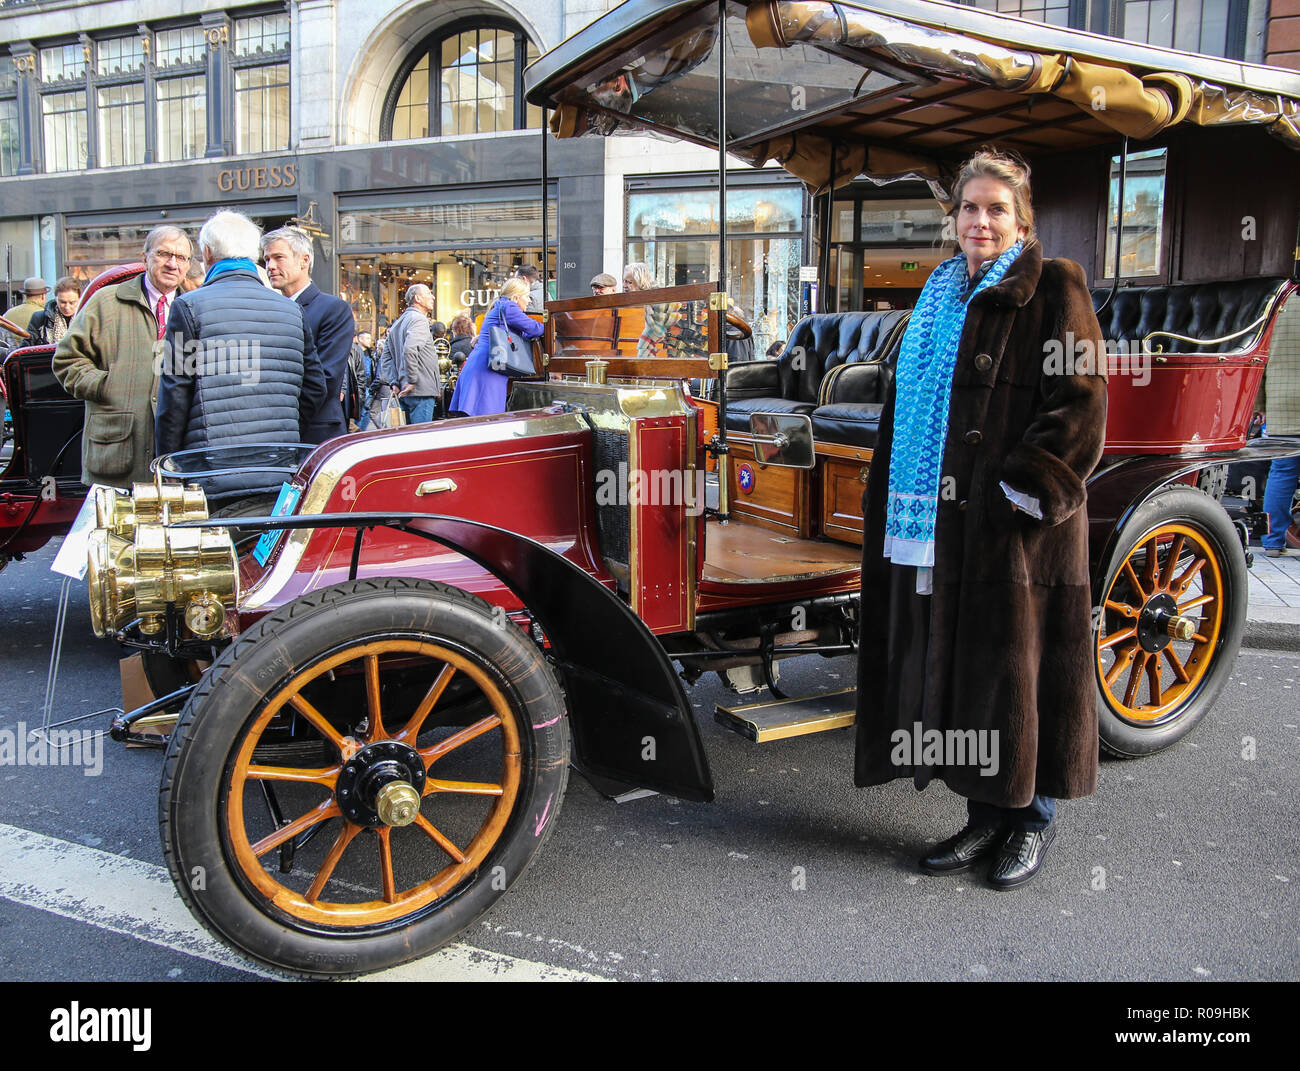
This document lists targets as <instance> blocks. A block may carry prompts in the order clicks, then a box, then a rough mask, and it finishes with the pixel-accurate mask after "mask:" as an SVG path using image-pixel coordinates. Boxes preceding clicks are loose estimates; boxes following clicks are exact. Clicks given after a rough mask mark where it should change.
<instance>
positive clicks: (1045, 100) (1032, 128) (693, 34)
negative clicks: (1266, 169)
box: [526, 0, 1300, 189]
mask: <svg viewBox="0 0 1300 1071" xmlns="http://www.w3.org/2000/svg"><path fill="white" fill-rule="evenodd" d="M717 13H718V6H717V3H716V0H631V2H629V3H626V4H623V5H621V6H620V7H618V8H615V9H614V10H613V11H611V12H610V13H609V14H607V15H605V16H604V17H602V18H600V19H598V20H597V21H596V22H594V23H592V24H591V25H590V26H588V27H587V28H586V29H584V30H582V31H581V32H579V33H578V34H576V35H575V36H574V37H572V38H570V39H569V40H568V41H566V42H565V43H564V44H562V45H560V46H559V47H558V48H556V49H554V50H553V51H551V52H550V53H548V54H547V55H546V56H544V57H542V58H541V59H540V60H538V61H537V62H536V63H534V64H533V65H532V66H531V67H530V68H529V69H528V72H527V75H526V78H527V84H528V99H529V100H530V101H531V102H532V103H534V104H544V105H547V106H549V107H551V108H553V109H554V115H553V116H552V120H551V129H552V131H553V132H554V133H555V134H556V135H557V136H559V137H573V136H578V135H582V134H600V135H608V134H616V133H646V132H647V131H649V132H656V131H658V132H665V133H670V134H672V135H673V136H675V137H682V138H686V139H688V140H692V141H697V142H699V143H701V144H705V145H716V144H717V138H718V130H717V106H716V101H717V84H718V83H717V78H718V62H717V52H716V47H717V38H718V18H717ZM725 33H726V38H727V50H726V66H727V132H726V133H727V147H728V151H730V152H732V153H734V154H735V155H737V156H739V157H741V158H742V159H745V160H748V161H749V162H751V163H753V164H755V165H761V164H763V163H765V162H767V161H768V160H775V161H777V162H779V163H780V164H781V165H782V166H783V167H785V168H786V170H788V171H790V172H791V173H793V174H795V175H798V176H799V177H800V178H802V179H804V180H805V181H806V182H807V183H808V184H809V185H811V186H812V187H814V188H815V189H823V188H825V187H826V185H827V184H828V182H830V181H832V175H831V171H832V169H833V170H834V176H833V182H834V184H835V185H836V186H839V185H843V184H845V183H847V182H850V181H852V179H853V178H854V177H855V176H857V175H859V174H864V173H865V174H868V175H872V176H874V177H878V178H889V177H897V176H901V175H907V174H910V175H914V176H916V177H921V178H927V179H931V180H934V179H938V178H940V177H941V175H942V174H943V172H944V171H945V170H946V166H945V165H946V164H947V163H948V162H950V161H952V160H953V159H955V158H958V157H960V156H963V155H965V154H968V153H969V152H970V151H972V150H973V149H975V148H976V147H978V146H980V145H982V144H985V143H987V142H996V143H997V144H999V145H1000V146H1002V147H1005V148H1014V149H1017V150H1019V151H1021V152H1024V153H1026V154H1027V155H1030V156H1035V155H1038V154H1041V153H1044V152H1057V151H1064V150H1068V149H1077V148H1084V147H1087V146H1090V145H1099V144H1107V143H1114V142H1115V141H1116V139H1117V137H1118V136H1119V135H1127V136H1128V137H1130V138H1131V139H1133V140H1136V141H1143V140H1147V139H1150V138H1152V137H1155V136H1156V135H1158V134H1159V133H1161V132H1162V131H1164V130H1167V129H1169V128H1171V127H1175V126H1177V125H1178V124H1184V123H1186V124H1196V125H1198V126H1202V127H1229V126H1240V125H1243V124H1248V125H1254V126H1257V127H1262V128H1263V129H1265V130H1267V131H1268V132H1269V133H1270V134H1271V135H1273V136H1275V137H1277V138H1280V139H1282V141H1284V142H1285V143H1286V144H1287V145H1288V146H1290V147H1291V148H1293V149H1300V74H1296V73H1293V72H1290V71H1283V70H1280V69H1278V68H1273V67H1263V66H1258V65H1254V64H1246V63H1239V62H1236V61H1232V60H1224V59H1217V58H1215V57H1211V56H1201V55H1193V54H1191V53H1187V52H1179V51H1176V50H1173V49H1165V48H1156V47H1153V46H1150V45H1141V44H1134V43H1132V42H1128V41H1122V40H1117V39H1115V38H1110V37H1102V36H1099V35H1096V34H1090V33H1084V32H1082V31H1076V30H1066V29H1061V28H1060V27H1055V26H1048V25H1045V24H1041V23H1033V22H1027V21H1024V20H1021V19H1013V18H1007V17H1003V16H994V15H992V14H990V13H988V12H985V11H981V10H978V9H974V8H969V7H958V6H956V5H954V4H947V3H940V2H936V0H875V2H873V3H871V4H870V6H866V5H864V4H860V3H857V4H855V3H816V2H791V0H729V2H728V4H727V24H726V31H725Z"/></svg>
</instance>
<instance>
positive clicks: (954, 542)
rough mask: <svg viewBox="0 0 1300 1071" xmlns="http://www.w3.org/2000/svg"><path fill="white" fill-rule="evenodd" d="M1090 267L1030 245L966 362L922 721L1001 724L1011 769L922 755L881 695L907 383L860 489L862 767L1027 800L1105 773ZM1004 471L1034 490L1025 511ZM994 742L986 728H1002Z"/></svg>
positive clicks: (952, 436) (1097, 397) (1099, 370)
mask: <svg viewBox="0 0 1300 1071" xmlns="http://www.w3.org/2000/svg"><path fill="white" fill-rule="evenodd" d="M1101 347H1102V343H1101V330H1100V328H1099V326H1098V323H1097V317H1096V316H1095V315H1094V314H1093V310H1092V302H1091V300H1090V298H1089V295H1088V290H1087V286H1086V284H1085V281H1084V275H1083V271H1082V269H1081V268H1080V267H1079V265H1078V264H1076V263H1074V262H1073V261H1071V260H1064V259H1055V260H1047V261H1044V260H1043V257H1042V252H1041V248H1040V246H1039V245H1038V243H1037V242H1031V243H1030V244H1029V245H1028V246H1027V247H1026V248H1025V250H1024V252H1022V253H1021V254H1020V256H1019V257H1017V258H1016V260H1015V261H1014V262H1013V263H1012V264H1011V266H1010V268H1009V269H1008V271H1007V274H1006V275H1005V276H1004V277H1003V278H1002V280H1001V281H1000V282H999V283H997V284H996V285H994V286H990V287H988V288H987V289H986V290H983V291H981V292H979V293H977V294H976V295H975V296H974V297H973V298H972V299H971V301H970V306H969V310H968V312H967V316H966V322H965V325H964V327H963V330H962V337H961V343H960V347H959V350H958V356H957V364H956V368H955V369H954V372H953V387H952V401H951V407H950V410H949V419H948V431H947V436H946V439H945V443H944V455H943V478H942V481H941V488H940V503H939V513H938V520H937V523H936V527H935V565H934V572H933V594H932V595H930V596H929V597H928V600H929V615H930V616H929V621H930V638H929V648H928V653H927V667H928V668H927V671H926V674H925V682H924V692H925V699H924V709H925V712H926V716H925V720H924V723H923V730H929V729H939V730H941V731H942V730H948V729H955V730H967V729H977V730H986V731H991V730H997V731H998V734H999V736H998V744H999V746H998V772H997V774H996V775H995V776H982V775H981V772H980V768H979V767H978V765H976V764H973V763H969V762H967V763H963V764H954V765H951V766H943V765H939V766H927V765H919V766H916V767H913V766H911V765H907V764H905V763H904V764H900V763H899V762H896V761H895V760H897V759H899V758H900V757H901V755H900V752H899V749H897V748H896V746H895V744H896V742H897V741H898V740H899V739H901V738H899V737H896V736H894V734H895V733H896V732H897V731H898V730H903V731H905V732H907V733H912V732H913V729H914V717H913V715H914V714H915V711H898V710H891V709H886V706H887V702H886V698H885V697H886V696H887V695H889V694H894V693H896V689H893V688H889V687H886V684H887V682H888V679H889V675H890V674H892V673H896V672H898V666H897V665H896V664H891V661H890V658H889V655H888V652H889V642H888V641H889V636H888V631H889V621H890V618H891V606H890V598H891V596H890V588H891V585H890V573H889V571H890V569H891V568H894V567H893V566H892V565H891V563H890V562H889V561H888V560H887V559H885V558H884V557H883V554H882V548H883V544H884V525H885V509H886V497H887V491H888V485H889V458H890V448H891V444H892V440H893V434H892V429H893V423H894V391H893V389H892V387H891V389H890V391H889V394H888V397H887V399H886V402H885V407H884V412H883V414H882V418H881V422H880V434H879V438H878V441H877V445H876V451H875V455H874V457H873V458H872V464H871V470H870V475H869V478H868V482H867V488H866V492H865V494H864V497H863V511H864V539H863V563H862V603H861V617H862V620H861V648H860V652H859V659H858V711H857V753H856V763H855V767H856V768H855V780H856V782H857V784H859V785H875V784H881V783H883V782H885V781H889V780H892V779H894V778H897V777H912V778H914V779H915V781H916V784H917V787H919V788H922V787H924V786H925V785H926V784H927V783H928V782H929V781H930V779H931V778H932V777H934V778H938V779H940V780H942V781H944V782H945V783H946V784H947V785H948V786H949V787H950V788H952V789H953V790H954V791H956V792H958V793H960V794H962V795H964V796H966V797H968V798H971V799H976V800H981V801H983V802H986V803H992V804H996V805H999V806H1003V807H1023V806H1026V805H1027V804H1028V803H1029V801H1030V799H1031V798H1032V797H1033V795H1034V794H1035V793H1039V794H1041V795H1044V796H1052V797H1056V798H1062V799H1068V798H1071V797H1076V796H1086V795H1088V794H1090V793H1091V792H1092V791H1093V790H1094V789H1095V787H1096V781H1097V747H1098V745H1097V708H1096V703H1097V689H1096V684H1095V679H1094V678H1095V673H1094V669H1093V657H1094V656H1093V651H1092V633H1091V597H1090V584H1089V569H1088V542H1087V540H1088V527H1087V511H1086V510H1085V508H1084V502H1085V497H1086V496H1085V491H1084V480H1085V479H1086V478H1087V476H1088V475H1089V474H1090V473H1091V471H1092V470H1093V468H1094V467H1095V466H1096V464H1097V462H1098V461H1099V460H1100V457H1101V451H1102V445H1103V441H1104V438H1105V426H1106V375H1105V373H1106V362H1105V356H1104V351H1103V350H1102V348H1101ZM1000 481H1006V483H1007V484H1008V485H1009V486H1010V487H1013V488H1015V489H1016V490H1019V491H1023V492H1025V493H1027V494H1030V495H1033V496H1035V497H1036V498H1037V499H1038V500H1039V502H1040V504H1041V506H1042V512H1043V519H1042V520H1041V521H1038V520H1035V519H1033V518H1032V517H1031V516H1030V515H1029V514H1027V513H1024V512H1017V511H1015V510H1013V508H1012V506H1011V504H1010V502H1009V501H1008V500H1007V497H1006V495H1005V494H1004V493H1003V491H1002V489H1001V488H1000V486H999V483H1000ZM989 739H991V737H990V738H989Z"/></svg>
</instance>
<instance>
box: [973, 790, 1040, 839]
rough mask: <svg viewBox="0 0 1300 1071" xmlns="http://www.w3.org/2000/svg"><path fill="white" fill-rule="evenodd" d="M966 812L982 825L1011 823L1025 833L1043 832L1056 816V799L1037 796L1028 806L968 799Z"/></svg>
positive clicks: (1010, 824)
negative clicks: (1007, 805) (1004, 804)
mask: <svg viewBox="0 0 1300 1071" xmlns="http://www.w3.org/2000/svg"><path fill="white" fill-rule="evenodd" d="M966 813H967V814H968V815H969V816H970V819H971V821H972V822H978V823H979V824H980V825H982V826H1000V825H1009V826H1011V827H1013V828H1015V829H1018V830H1021V831H1022V832H1025V833H1036V832H1042V831H1043V830H1044V829H1046V828H1047V827H1048V826H1050V825H1051V824H1052V819H1053V818H1055V817H1056V800H1054V799H1052V798H1051V797H1050V796H1035V797H1034V798H1033V799H1032V800H1030V801H1029V806H1028V807H996V806H994V805H993V804H991V803H980V802H979V801H978V800H967V801H966Z"/></svg>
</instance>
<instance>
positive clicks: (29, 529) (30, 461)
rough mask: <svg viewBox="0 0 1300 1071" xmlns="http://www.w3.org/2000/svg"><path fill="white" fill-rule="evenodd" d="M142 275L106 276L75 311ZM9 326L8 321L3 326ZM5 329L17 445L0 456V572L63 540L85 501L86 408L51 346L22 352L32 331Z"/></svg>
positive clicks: (10, 414) (4, 386) (1, 369)
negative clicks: (11, 343) (71, 391)
mask: <svg viewBox="0 0 1300 1071" xmlns="http://www.w3.org/2000/svg"><path fill="white" fill-rule="evenodd" d="M143 271H144V265H143V264H125V265H122V266H121V267H118V268H110V269H109V270H107V271H104V272H101V273H100V274H99V275H97V276H96V277H95V278H94V279H92V280H91V281H90V283H89V284H88V285H87V286H86V289H85V291H84V292H83V293H82V295H81V301H80V303H79V304H78V305H77V308H81V306H82V305H84V304H85V303H86V302H87V301H88V300H89V298H90V296H91V295H92V294H93V293H95V291H96V290H98V289H99V288H100V287H102V286H109V285H112V284H114V283H120V282H123V281H125V280H127V279H129V278H131V277H132V276H133V275H139V274H140V273H141V272H143ZM5 325H8V321H5V324H3V325H0V326H5ZM8 326H9V329H10V330H9V334H10V336H11V337H13V338H14V339H15V340H16V341H18V342H19V345H18V346H17V347H16V348H14V349H12V350H10V351H9V352H8V353H7V354H5V353H3V351H0V401H2V402H3V404H4V406H5V408H6V410H7V415H6V423H8V422H9V421H12V423H13V433H12V439H8V441H5V442H4V443H3V445H4V451H3V453H0V571H2V570H3V569H4V568H5V566H7V565H8V564H9V563H10V562H11V561H19V560H21V559H22V558H23V556H24V555H27V554H31V553H32V552H33V551H37V550H40V549H41V547H43V546H45V544H46V543H48V542H49V541H50V540H51V539H57V538H59V537H60V536H62V535H64V534H65V533H66V532H67V531H68V529H69V527H71V525H72V521H73V519H74V518H75V517H76V516H77V511H78V510H79V509H80V508H81V504H82V501H83V500H84V499H85V497H86V488H85V487H83V486H82V483H81V426H82V421H83V417H84V415H85V404H84V403H83V402H80V401H77V400H76V399H75V398H72V397H69V395H68V393H67V391H65V390H64V389H63V387H62V386H61V385H60V384H59V381H58V380H57V379H55V378H54V372H53V371H52V370H51V368H50V358H51V357H52V356H53V354H54V347H53V346H44V345H35V346H34V345H24V344H23V343H24V342H26V341H27V332H26V331H22V330H21V329H19V328H18V327H17V325H8ZM6 439H7V437H6Z"/></svg>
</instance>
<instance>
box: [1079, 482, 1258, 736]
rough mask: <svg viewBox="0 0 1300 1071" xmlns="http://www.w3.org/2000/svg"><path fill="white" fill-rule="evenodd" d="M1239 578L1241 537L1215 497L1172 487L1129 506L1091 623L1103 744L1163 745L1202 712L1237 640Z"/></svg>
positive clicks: (1243, 591) (1243, 602)
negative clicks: (1133, 507)
mask: <svg viewBox="0 0 1300 1071" xmlns="http://www.w3.org/2000/svg"><path fill="white" fill-rule="evenodd" d="M1247 584H1248V579H1247V573H1246V562H1245V557H1244V554H1243V552H1242V548H1241V542H1240V540H1239V539H1238V538H1237V536H1236V533H1235V532H1234V530H1233V527H1232V522H1231V521H1230V520H1229V519H1228V516H1227V514H1226V513H1224V512H1223V508H1222V507H1221V506H1219V504H1218V503H1217V502H1215V501H1214V500H1213V499H1211V498H1209V497H1207V496H1206V495H1205V494H1203V493H1201V492H1200V491H1196V490H1193V489H1192V488H1190V487H1171V488H1169V489H1167V490H1165V491H1162V492H1161V493H1160V494H1158V495H1156V496H1155V497H1154V498H1152V499H1151V500H1150V501H1148V502H1146V503H1144V504H1143V505H1142V506H1141V507H1140V508H1139V509H1138V510H1137V511H1136V512H1135V513H1134V515H1133V517H1132V518H1131V519H1130V521H1129V523H1128V524H1127V525H1126V526H1125V529H1124V532H1123V533H1122V535H1121V539H1120V542H1119V545H1118V547H1117V548H1116V551H1115V554H1114V555H1113V557H1112V559H1111V563H1110V567H1109V569H1108V571H1107V575H1106V580H1105V584H1104V585H1103V593H1104V597H1103V601H1102V605H1101V607H1100V610H1099V613H1098V614H1097V619H1098V620H1097V622H1096V627H1095V630H1094V639H1095V650H1096V668H1097V686H1098V692H1099V730H1100V734H1101V744H1102V747H1103V748H1104V749H1105V750H1106V751H1108V752H1110V753H1111V754H1113V755H1117V756H1121V757H1134V756H1139V755H1149V754H1152V753H1154V752H1156V751H1161V750H1163V749H1164V748H1167V747H1169V746H1170V745H1171V744H1173V743H1175V742H1176V741H1178V740H1180V739H1182V738H1183V737H1184V736H1185V735H1186V734H1187V733H1188V732H1190V731H1191V730H1192V728H1193V727H1194V726H1195V725H1196V723H1197V722H1198V721H1199V720H1200V719H1201V718H1202V717H1204V715H1205V712H1206V711H1207V710H1209V708H1210V707H1211V706H1212V705H1213V703H1214V700H1215V699H1216V698H1217V697H1218V695H1219V693H1220V692H1221V691H1222V690H1223V686H1224V685H1225V684H1226V683H1227V681H1228V677H1229V676H1230V675H1231V673H1232V666H1233V663H1234V661H1235V660H1236V657H1237V651H1238V649H1239V648H1240V646H1241V636H1242V631H1243V629H1244V628H1245V622H1246V607H1247Z"/></svg>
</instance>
